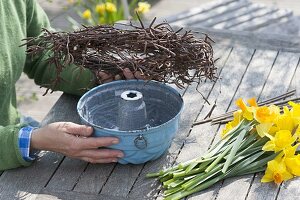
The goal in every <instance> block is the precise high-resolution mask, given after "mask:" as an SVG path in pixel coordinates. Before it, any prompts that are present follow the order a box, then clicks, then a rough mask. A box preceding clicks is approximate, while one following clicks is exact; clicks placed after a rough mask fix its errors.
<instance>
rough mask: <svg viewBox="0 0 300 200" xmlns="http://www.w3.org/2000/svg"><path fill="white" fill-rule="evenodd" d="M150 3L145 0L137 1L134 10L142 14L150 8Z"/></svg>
mask: <svg viewBox="0 0 300 200" xmlns="http://www.w3.org/2000/svg"><path fill="white" fill-rule="evenodd" d="M150 7H151V5H150V4H149V3H147V2H139V3H138V7H137V8H136V9H135V11H136V12H138V13H141V14H144V13H146V12H148V11H149V10H150Z"/></svg>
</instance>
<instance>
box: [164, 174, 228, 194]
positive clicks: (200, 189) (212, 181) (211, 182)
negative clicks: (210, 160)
mask: <svg viewBox="0 0 300 200" xmlns="http://www.w3.org/2000/svg"><path fill="white" fill-rule="evenodd" d="M227 175H228V174H227V173H226V174H221V175H220V176H217V177H215V178H213V179H210V180H208V181H206V182H204V183H202V184H200V185H198V186H197V187H195V188H194V189H192V190H185V191H180V192H176V193H175V194H173V195H170V196H168V197H166V198H165V200H179V199H182V198H183V197H186V196H188V195H191V194H193V193H195V192H199V191H202V190H204V189H206V188H209V187H210V186H212V185H213V184H215V183H217V182H218V181H220V180H222V179H224V178H226V176H227Z"/></svg>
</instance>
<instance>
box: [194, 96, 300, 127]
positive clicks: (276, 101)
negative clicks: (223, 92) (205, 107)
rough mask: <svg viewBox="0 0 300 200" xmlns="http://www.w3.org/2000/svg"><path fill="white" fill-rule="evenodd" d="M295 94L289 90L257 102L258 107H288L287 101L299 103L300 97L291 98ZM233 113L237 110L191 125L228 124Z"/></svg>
mask: <svg viewBox="0 0 300 200" xmlns="http://www.w3.org/2000/svg"><path fill="white" fill-rule="evenodd" d="M295 93H296V90H291V91H289V92H286V93H284V94H281V95H279V96H276V97H273V98H270V99H267V100H265V101H262V102H258V106H269V105H271V104H273V105H276V106H280V107H283V106H288V107H289V105H288V102H289V101H293V102H300V97H292V96H293V95H295ZM235 111H237V110H232V111H229V112H226V113H224V114H222V115H219V116H215V117H210V118H205V119H203V120H200V121H197V122H195V123H194V124H193V125H194V126H195V125H200V124H205V123H208V122H210V123H211V124H212V125H215V124H226V123H227V122H229V121H231V120H232V119H233V113H234V112H235Z"/></svg>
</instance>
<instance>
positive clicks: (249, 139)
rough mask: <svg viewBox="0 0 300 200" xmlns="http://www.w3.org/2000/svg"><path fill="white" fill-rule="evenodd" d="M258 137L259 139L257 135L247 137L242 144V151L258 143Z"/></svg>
mask: <svg viewBox="0 0 300 200" xmlns="http://www.w3.org/2000/svg"><path fill="white" fill-rule="evenodd" d="M256 137H257V134H256V133H253V134H249V135H247V136H245V140H244V141H243V143H242V144H241V147H240V150H244V149H246V148H247V147H249V145H250V144H253V143H254V142H255V141H256Z"/></svg>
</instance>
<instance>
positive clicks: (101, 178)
mask: <svg viewBox="0 0 300 200" xmlns="http://www.w3.org/2000/svg"><path fill="white" fill-rule="evenodd" d="M115 165H116V163H111V164H89V165H88V167H87V169H86V170H85V171H84V172H83V173H82V174H81V176H80V178H79V180H78V182H77V183H76V185H75V187H74V191H76V192H85V193H92V194H98V193H99V192H100V191H101V189H102V188H103V186H104V184H105V183H106V181H107V179H108V177H109V176H110V174H111V173H112V170H113V169H114V167H115Z"/></svg>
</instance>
